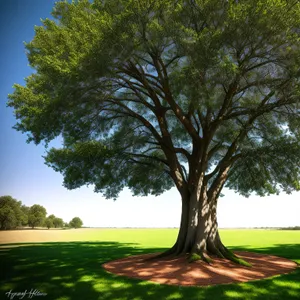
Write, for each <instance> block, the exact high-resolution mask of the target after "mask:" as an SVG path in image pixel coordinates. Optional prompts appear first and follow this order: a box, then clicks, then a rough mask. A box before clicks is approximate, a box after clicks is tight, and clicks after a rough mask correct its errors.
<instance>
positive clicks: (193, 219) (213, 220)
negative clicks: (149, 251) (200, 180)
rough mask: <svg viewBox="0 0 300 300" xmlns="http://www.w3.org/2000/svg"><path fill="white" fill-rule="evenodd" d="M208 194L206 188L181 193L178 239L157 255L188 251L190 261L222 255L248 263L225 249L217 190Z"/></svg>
mask: <svg viewBox="0 0 300 300" xmlns="http://www.w3.org/2000/svg"><path fill="white" fill-rule="evenodd" d="M212 195H213V196H214V197H212V198H209V197H208V193H207V192H206V188H205V187H204V188H202V189H201V192H200V193H192V194H187V195H185V196H184V197H182V212H181V222H180V228H179V232H178V236H177V240H176V242H175V244H174V245H173V247H172V248H170V249H169V250H168V251H166V252H164V253H162V254H161V255H159V257H163V256H169V255H175V256H179V255H187V257H188V259H189V261H190V262H192V261H195V260H199V259H202V260H204V261H205V262H207V263H210V262H211V261H212V260H213V258H216V257H219V258H225V259H229V260H231V261H234V262H236V263H238V264H242V265H245V266H250V264H248V263H247V262H246V261H244V260H242V259H240V258H239V257H237V256H236V255H234V254H233V252H231V251H230V250H229V249H227V248H226V247H225V246H224V244H223V243H222V241H221V238H220V234H219V229H218V222H217V200H218V198H217V197H218V196H219V193H212Z"/></svg>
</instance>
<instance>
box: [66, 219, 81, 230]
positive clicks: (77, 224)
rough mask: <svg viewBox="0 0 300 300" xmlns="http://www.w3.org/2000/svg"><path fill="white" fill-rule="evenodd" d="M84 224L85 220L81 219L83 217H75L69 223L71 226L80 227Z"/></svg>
mask: <svg viewBox="0 0 300 300" xmlns="http://www.w3.org/2000/svg"><path fill="white" fill-rule="evenodd" d="M82 225H83V222H82V221H81V219H80V218H79V217H75V218H73V219H72V220H71V221H70V223H69V226H70V227H72V228H80V227H81V226H82Z"/></svg>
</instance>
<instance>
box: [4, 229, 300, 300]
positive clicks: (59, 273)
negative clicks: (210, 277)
mask: <svg viewBox="0 0 300 300" xmlns="http://www.w3.org/2000/svg"><path fill="white" fill-rule="evenodd" d="M176 234H177V229H76V230H24V231H7V232H4V231H2V232H0V299H12V295H13V294H12V293H14V292H24V291H27V293H28V292H29V291H34V290H36V294H35V295H34V296H33V297H32V298H31V299H38V300H44V299H45V300H46V299H47V300H48V299H55V300H63V299H64V300H71V299H72V300H73V299H93V300H94V299H99V300H148V299H153V300H160V299H166V300H177V299H178V300H181V299H182V300H185V299H188V300H193V299H195V300H196V299H197V300H202V299H210V300H214V299H216V300H219V299H249V300H250V299H251V300H259V299H263V300H269V299H274V300H278V299H284V300H286V299H287V300H289V299H300V268H297V269H296V270H295V271H293V272H291V273H289V274H285V275H280V276H275V277H271V278H267V279H264V280H258V281H251V282H247V283H240V284H227V285H218V286H209V287H179V286H168V285H161V284H157V283H152V282H148V281H141V280H137V279H130V278H126V277H120V276H116V275H113V274H110V273H108V272H106V271H105V270H104V269H103V268H102V266H101V265H102V264H103V263H105V262H107V261H110V260H113V259H117V258H121V257H126V256H129V255H137V254H143V253H152V252H161V251H163V250H165V249H166V248H168V247H170V246H171V245H172V243H173V242H174V240H175V239H176ZM221 236H222V239H223V241H224V243H225V244H226V245H227V246H229V248H230V249H232V250H246V251H254V252H259V253H265V254H272V255H278V256H282V257H286V258H288V259H291V260H294V261H296V262H297V263H299V264H300V231H296V230H294V231H292V230H291V231H289V230H221ZM37 291H39V292H40V293H43V294H40V295H38V293H37ZM9 292H11V293H9ZM45 294H47V295H45ZM31 295H33V294H31ZM29 296H30V295H29V294H27V296H25V297H24V298H23V299H26V297H27V298H29ZM20 298H21V296H15V297H14V298H13V299H20Z"/></svg>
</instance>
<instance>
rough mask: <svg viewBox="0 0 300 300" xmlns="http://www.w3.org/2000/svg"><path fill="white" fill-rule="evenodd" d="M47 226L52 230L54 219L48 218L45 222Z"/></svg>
mask: <svg viewBox="0 0 300 300" xmlns="http://www.w3.org/2000/svg"><path fill="white" fill-rule="evenodd" d="M45 226H46V227H47V228H48V229H50V228H51V227H53V226H54V225H53V219H52V218H50V217H48V218H47V219H46V220H45Z"/></svg>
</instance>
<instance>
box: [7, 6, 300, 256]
mask: <svg viewBox="0 0 300 300" xmlns="http://www.w3.org/2000/svg"><path fill="white" fill-rule="evenodd" d="M52 15H53V17H54V19H53V20H50V19H46V20H44V21H43V26H39V27H36V28H35V37H34V39H33V40H32V41H31V42H29V43H27V44H26V49H27V55H28V60H29V63H30V65H31V66H32V67H33V68H34V69H35V70H36V72H35V73H33V74H32V75H31V76H29V77H28V78H27V79H26V84H25V86H21V85H18V84H16V85H15V91H14V93H13V94H12V95H10V101H9V106H11V107H13V108H14V109H15V115H16V118H17V119H18V120H19V122H18V124H17V125H16V129H17V130H20V131H22V132H24V133H28V139H29V141H33V142H35V143H36V144H38V143H40V142H42V141H44V142H45V143H48V142H50V141H51V140H53V139H55V138H56V137H58V136H60V137H62V139H63V147H62V148H61V149H51V150H50V151H49V152H48V155H47V156H46V162H47V164H48V165H49V166H51V167H53V168H54V170H56V171H59V172H61V173H62V174H63V175H64V185H65V186H66V187H67V188H69V189H74V188H77V187H79V186H82V185H85V184H93V185H94V186H95V191H96V192H102V193H103V194H104V195H105V196H106V197H107V198H116V197H117V196H118V194H119V192H120V191H121V190H122V189H123V188H124V187H126V186H127V187H129V188H130V189H131V191H132V192H133V194H135V195H148V194H153V195H159V194H161V193H163V192H164V191H165V190H168V189H170V188H171V187H173V186H176V188H177V189H178V192H179V194H180V196H181V199H182V215H181V223H180V230H179V234H178V238H177V240H176V242H175V244H174V246H173V247H172V248H171V249H170V250H169V251H168V253H169V254H182V253H189V254H190V255H192V254H194V253H195V254H198V255H199V256H200V257H201V258H202V259H204V260H206V261H209V259H210V256H214V255H217V256H219V257H225V258H229V259H232V260H234V261H237V262H241V261H239V259H238V258H237V257H235V256H234V254H232V253H231V252H230V251H228V249H227V248H226V247H225V246H224V245H223V244H222V242H221V240H220V236H219V233H218V224H217V218H216V209H217V203H218V198H219V196H220V193H221V191H222V189H223V187H224V186H227V187H229V188H231V189H234V190H235V191H237V192H239V193H240V194H242V195H246V196H247V195H249V194H250V193H252V192H256V193H258V194H259V195H265V194H273V193H278V192H279V191H284V192H287V193H290V192H291V191H293V190H298V189H299V157H300V147H299V137H300V131H299V128H300V120H299V93H300V86H299V83H300V82H299V68H300V51H299V50H300V47H299V46H300V41H299V38H300V36H299V33H300V26H299V25H300V4H299V2H298V1H293V0H243V1H236V0H227V1H225V0H223V1H222V0H177V1H174V0H161V1H159V0H110V1H102V0H95V1H94V2H93V3H90V2H89V1H87V0H86V1H74V2H73V3H67V2H58V3H57V4H56V5H55V8H54V10H53V13H52ZM283 205H284V204H283ZM258 209H259V208H258Z"/></svg>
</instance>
